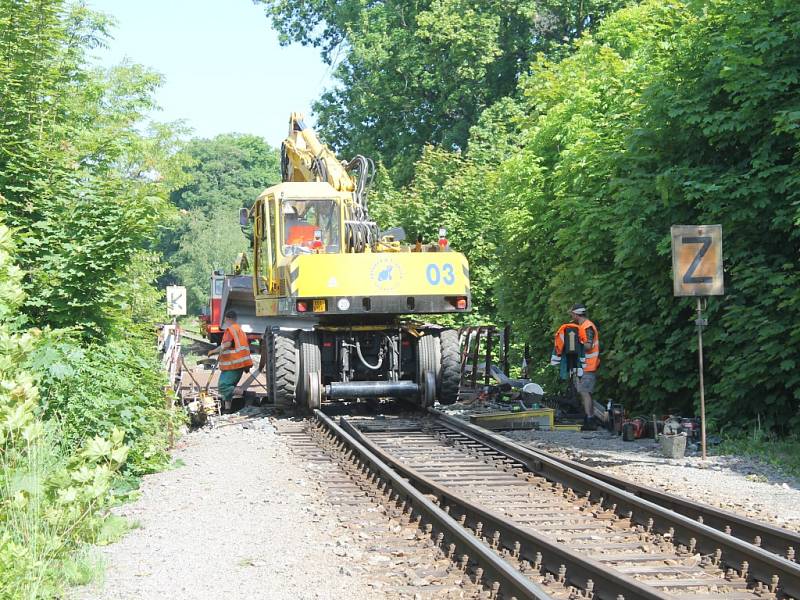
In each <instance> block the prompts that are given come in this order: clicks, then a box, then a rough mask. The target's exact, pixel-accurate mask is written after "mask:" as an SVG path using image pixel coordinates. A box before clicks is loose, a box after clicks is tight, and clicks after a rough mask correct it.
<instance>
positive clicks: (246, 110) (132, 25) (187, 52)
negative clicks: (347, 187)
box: [87, 0, 330, 146]
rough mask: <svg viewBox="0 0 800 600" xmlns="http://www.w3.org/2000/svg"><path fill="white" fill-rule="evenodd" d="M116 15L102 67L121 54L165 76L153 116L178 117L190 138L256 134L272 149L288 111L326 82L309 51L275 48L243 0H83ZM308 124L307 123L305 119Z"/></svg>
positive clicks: (304, 105) (325, 70)
mask: <svg viewBox="0 0 800 600" xmlns="http://www.w3.org/2000/svg"><path fill="white" fill-rule="evenodd" d="M87 4H88V5H89V6H91V7H92V8H94V9H97V10H100V11H102V12H105V13H109V14H111V15H113V16H114V17H115V19H116V20H117V28H116V29H115V30H114V31H113V36H114V38H115V39H113V40H112V41H111V43H110V47H109V48H108V49H105V50H100V51H98V52H97V57H98V59H99V60H100V62H101V63H102V64H106V65H112V64H117V63H119V62H121V61H122V60H123V59H125V58H127V59H129V60H131V61H133V62H137V63H141V64H143V65H145V66H148V67H150V68H152V69H154V70H155V71H158V72H159V73H161V74H162V75H164V76H165V77H166V83H165V84H164V86H163V87H162V88H161V89H160V90H159V92H158V95H157V100H158V102H159V104H160V105H161V106H162V108H163V110H162V111H159V112H158V113H155V114H154V115H153V116H154V118H155V119H157V120H159V121H174V120H177V119H185V120H186V121H187V123H188V124H189V125H190V126H191V127H192V128H193V129H194V132H195V135H196V136H200V137H210V136H213V135H216V134H218V133H228V132H238V133H253V134H257V135H261V136H263V137H264V138H266V140H267V141H268V142H269V143H270V144H272V145H274V146H277V145H279V144H280V142H281V140H282V139H283V138H284V137H285V135H286V128H287V119H288V117H289V113H290V112H292V111H293V110H299V111H303V112H305V113H306V115H309V113H310V112H311V104H312V102H313V101H314V100H315V99H316V98H318V97H319V95H320V94H321V93H322V90H323V89H324V88H325V87H326V86H328V85H329V83H330V77H329V74H330V70H329V67H328V66H326V65H325V64H323V62H322V60H321V59H320V57H319V54H318V52H317V51H316V50H315V49H314V48H303V47H300V46H299V45H292V46H289V47H285V48H282V47H280V46H279V44H278V36H277V34H276V33H275V32H274V31H273V30H272V28H271V26H270V22H269V20H268V19H267V17H266V16H265V15H264V11H263V8H262V7H261V6H256V5H254V4H253V3H252V1H251V0H87ZM312 122H313V120H312Z"/></svg>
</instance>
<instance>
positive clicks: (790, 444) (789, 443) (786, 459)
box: [718, 428, 800, 477]
mask: <svg viewBox="0 0 800 600" xmlns="http://www.w3.org/2000/svg"><path fill="white" fill-rule="evenodd" d="M718 451H719V453H720V454H729V455H732V456H749V457H751V458H755V459H758V460H760V461H762V462H765V463H767V464H769V465H772V466H773V467H776V468H777V469H779V470H780V471H782V472H783V473H786V474H787V475H791V476H793V477H800V437H798V436H797V434H794V433H793V434H791V435H789V436H786V437H784V438H778V437H777V436H776V435H775V434H772V433H767V432H765V431H764V430H763V429H757V428H754V429H753V430H752V431H751V432H750V433H743V432H735V433H733V432H730V433H728V434H727V435H726V436H725V437H724V438H723V440H722V444H720V446H719V449H718Z"/></svg>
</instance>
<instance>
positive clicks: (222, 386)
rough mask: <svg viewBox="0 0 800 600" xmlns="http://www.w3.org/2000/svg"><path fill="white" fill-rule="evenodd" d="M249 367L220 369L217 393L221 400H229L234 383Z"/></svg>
mask: <svg viewBox="0 0 800 600" xmlns="http://www.w3.org/2000/svg"><path fill="white" fill-rule="evenodd" d="M247 371H249V369H234V370H232V371H222V372H220V374H219V394H220V396H222V399H223V400H231V399H232V398H233V391H234V390H235V389H236V384H237V383H239V380H240V379H241V378H242V375H244V374H245V373H246V372H247Z"/></svg>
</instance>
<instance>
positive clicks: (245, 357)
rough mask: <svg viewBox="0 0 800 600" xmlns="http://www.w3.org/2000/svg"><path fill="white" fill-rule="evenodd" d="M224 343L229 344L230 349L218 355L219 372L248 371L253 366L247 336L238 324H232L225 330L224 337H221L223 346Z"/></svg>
mask: <svg viewBox="0 0 800 600" xmlns="http://www.w3.org/2000/svg"><path fill="white" fill-rule="evenodd" d="M225 342H230V343H231V347H230V348H229V349H228V350H223V351H222V352H220V353H219V370H220V371H233V370H235V369H249V368H250V367H252V366H253V360H252V359H251V358H250V343H249V342H248V341H247V334H246V333H245V332H244V331H242V328H241V327H239V324H238V323H233V324H232V325H231V326H230V327H228V328H227V329H226V330H225V335H223V336H222V343H223V344H224V343H225Z"/></svg>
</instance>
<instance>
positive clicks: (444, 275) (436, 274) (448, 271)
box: [425, 263, 456, 285]
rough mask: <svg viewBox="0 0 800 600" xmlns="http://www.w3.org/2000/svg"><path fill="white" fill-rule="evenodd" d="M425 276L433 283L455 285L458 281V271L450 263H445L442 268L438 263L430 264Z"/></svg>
mask: <svg viewBox="0 0 800 600" xmlns="http://www.w3.org/2000/svg"><path fill="white" fill-rule="evenodd" d="M425 276H426V277H427V279H428V283H430V284H431V285H439V284H440V283H444V284H445V285H453V284H454V283H455V282H456V272H455V270H454V269H453V265H451V264H450V263H445V264H443V265H442V266H441V268H439V265H437V264H434V263H431V264H429V265H428V267H427V268H426V269H425Z"/></svg>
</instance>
